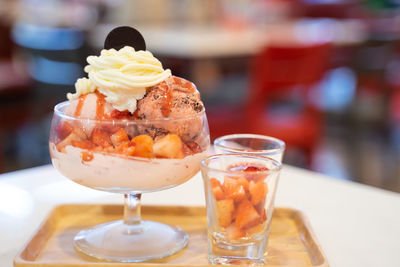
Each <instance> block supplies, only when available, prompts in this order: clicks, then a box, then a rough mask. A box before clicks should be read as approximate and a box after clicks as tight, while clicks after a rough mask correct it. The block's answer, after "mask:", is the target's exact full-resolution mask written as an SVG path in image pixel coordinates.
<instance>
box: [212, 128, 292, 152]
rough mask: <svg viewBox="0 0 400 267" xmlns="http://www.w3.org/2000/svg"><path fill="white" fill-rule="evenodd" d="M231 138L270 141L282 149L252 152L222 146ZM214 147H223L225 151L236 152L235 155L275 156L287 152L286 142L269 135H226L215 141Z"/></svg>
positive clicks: (250, 150)
mask: <svg viewBox="0 0 400 267" xmlns="http://www.w3.org/2000/svg"><path fill="white" fill-rule="evenodd" d="M231 138H258V139H262V140H270V141H274V142H277V143H278V144H279V145H280V147H278V148H273V149H260V150H252V149H240V148H232V147H229V146H225V145H222V144H221V142H222V141H225V140H227V139H231ZM214 146H218V147H221V148H222V149H224V150H227V151H230V152H235V153H250V154H257V155H258V154H269V155H274V154H278V153H281V152H282V151H284V150H285V148H286V144H285V142H284V141H282V140H280V139H278V138H275V137H272V136H267V135H261V134H250V133H243V134H229V135H224V136H221V137H218V138H216V139H215V140H214Z"/></svg>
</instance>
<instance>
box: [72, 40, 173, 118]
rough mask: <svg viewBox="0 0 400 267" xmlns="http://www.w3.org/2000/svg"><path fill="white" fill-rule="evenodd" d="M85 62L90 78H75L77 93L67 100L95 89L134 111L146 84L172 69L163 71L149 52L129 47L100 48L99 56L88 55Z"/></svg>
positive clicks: (161, 78)
mask: <svg viewBox="0 0 400 267" xmlns="http://www.w3.org/2000/svg"><path fill="white" fill-rule="evenodd" d="M87 62H88V63H89V65H87V66H86V67H85V72H86V73H88V76H89V79H86V78H83V79H78V81H77V82H76V83H75V89H76V93H75V94H68V95H67V97H68V99H70V100H71V99H75V98H77V97H79V95H82V94H85V93H89V92H94V91H95V90H98V91H99V92H100V93H102V94H104V95H105V96H106V101H107V102H109V103H110V104H111V105H112V106H113V107H114V108H115V109H118V110H119V111H124V110H129V111H130V112H134V111H135V110H136V103H137V100H139V99H142V98H143V97H144V95H145V94H146V88H147V87H151V86H154V85H156V84H158V83H160V82H162V81H164V80H165V79H166V78H168V77H169V76H171V71H170V70H169V69H167V70H164V69H163V67H162V64H161V62H160V61H159V60H158V59H156V58H155V57H154V56H153V55H152V53H150V52H149V51H135V49H134V48H132V47H129V46H125V47H124V48H122V49H120V50H118V51H117V50H115V49H110V50H106V49H103V50H102V51H101V54H100V56H89V57H88V58H87ZM94 88H95V89H94Z"/></svg>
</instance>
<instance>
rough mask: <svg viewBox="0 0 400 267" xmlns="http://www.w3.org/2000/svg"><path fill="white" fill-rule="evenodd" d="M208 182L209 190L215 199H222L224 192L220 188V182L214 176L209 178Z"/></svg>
mask: <svg viewBox="0 0 400 267" xmlns="http://www.w3.org/2000/svg"><path fill="white" fill-rule="evenodd" d="M210 183H211V192H212V194H213V195H214V197H215V199H216V200H221V199H224V198H225V194H224V191H223V190H222V185H221V183H220V182H219V181H218V180H217V179H215V178H211V179H210Z"/></svg>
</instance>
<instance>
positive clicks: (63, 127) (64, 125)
mask: <svg viewBox="0 0 400 267" xmlns="http://www.w3.org/2000/svg"><path fill="white" fill-rule="evenodd" d="M73 130H74V126H72V125H71V123H69V122H67V121H62V122H60V123H59V124H58V125H57V127H56V133H57V136H58V138H60V139H61V140H62V139H65V138H66V137H67V136H68V135H70V134H71V133H72V131H73Z"/></svg>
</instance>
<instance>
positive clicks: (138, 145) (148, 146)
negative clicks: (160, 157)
mask: <svg viewBox="0 0 400 267" xmlns="http://www.w3.org/2000/svg"><path fill="white" fill-rule="evenodd" d="M131 143H132V144H134V145H135V152H134V154H133V156H137V157H142V158H152V157H153V139H152V138H151V137H150V136H148V135H145V134H142V135H138V136H136V137H135V138H133V139H132V140H131Z"/></svg>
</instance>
